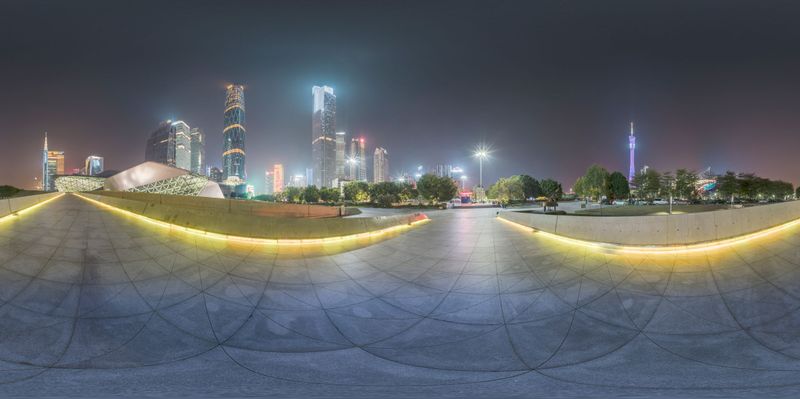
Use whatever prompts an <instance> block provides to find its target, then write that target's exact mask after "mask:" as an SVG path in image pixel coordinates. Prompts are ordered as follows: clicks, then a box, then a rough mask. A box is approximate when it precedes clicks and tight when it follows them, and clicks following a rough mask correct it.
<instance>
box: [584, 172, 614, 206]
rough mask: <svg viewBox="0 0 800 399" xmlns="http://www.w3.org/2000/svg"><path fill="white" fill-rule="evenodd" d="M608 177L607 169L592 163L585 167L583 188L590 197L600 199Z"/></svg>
mask: <svg viewBox="0 0 800 399" xmlns="http://www.w3.org/2000/svg"><path fill="white" fill-rule="evenodd" d="M607 179H608V171H607V170H606V169H605V168H604V167H602V166H600V165H597V164H594V165H592V166H590V167H589V169H586V174H585V175H583V190H584V191H585V193H586V194H587V196H588V197H589V198H591V199H597V200H599V199H600V196H601V195H603V194H606V193H605V189H606V180H607Z"/></svg>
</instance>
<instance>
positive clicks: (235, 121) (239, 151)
mask: <svg viewBox="0 0 800 399" xmlns="http://www.w3.org/2000/svg"><path fill="white" fill-rule="evenodd" d="M224 126H225V127H224V128H223V129H222V136H223V143H222V144H223V153H222V170H223V172H224V174H225V179H226V180H228V179H231V178H233V179H232V180H234V181H235V180H240V181H244V180H245V179H247V173H246V172H245V168H244V160H245V157H244V137H245V132H246V129H245V119H244V86H242V85H228V88H227V92H226V97H225V124H224Z"/></svg>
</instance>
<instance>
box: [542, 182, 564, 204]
mask: <svg viewBox="0 0 800 399" xmlns="http://www.w3.org/2000/svg"><path fill="white" fill-rule="evenodd" d="M540 184H541V186H542V194H543V195H544V196H545V197H547V198H550V199H552V200H559V199H561V196H562V195H564V190H563V189H562V188H561V183H559V182H557V181H555V180H553V179H544V180H542V182H541V183H540Z"/></svg>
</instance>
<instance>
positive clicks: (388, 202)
mask: <svg viewBox="0 0 800 399" xmlns="http://www.w3.org/2000/svg"><path fill="white" fill-rule="evenodd" d="M457 194H458V187H457V186H456V183H455V182H454V181H453V180H452V179H450V178H447V177H438V176H435V175H431V174H426V175H423V176H422V177H421V178H420V179H419V181H418V182H417V186H416V188H415V187H414V186H412V185H411V184H409V183H395V182H380V183H367V182H362V181H357V182H350V183H347V184H346V185H345V186H344V187H343V188H342V190H341V191H340V190H339V189H338V188H317V186H308V187H286V189H285V190H284V191H282V192H280V193H278V194H276V195H274V196H268V195H260V196H257V197H256V198H255V199H257V200H262V201H279V202H291V203H297V204H300V203H306V204H313V203H338V202H342V201H346V202H351V203H359V204H368V203H371V204H374V205H378V206H383V207H389V206H392V204H397V203H401V202H411V201H413V200H419V199H422V200H423V201H427V202H429V203H442V202H446V201H449V200H451V199H453V198H454V197H455V196H456V195H457Z"/></svg>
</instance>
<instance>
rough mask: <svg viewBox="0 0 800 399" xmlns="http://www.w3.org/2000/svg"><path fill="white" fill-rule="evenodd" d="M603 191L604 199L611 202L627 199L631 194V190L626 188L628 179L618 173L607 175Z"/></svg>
mask: <svg viewBox="0 0 800 399" xmlns="http://www.w3.org/2000/svg"><path fill="white" fill-rule="evenodd" d="M604 191H605V193H606V197H608V199H609V200H611V201H613V200H615V199H617V198H628V196H630V193H631V189H630V187H629V186H628V179H626V178H625V175H623V174H622V173H620V172H614V173H612V174H610V175H608V179H606V186H605V190H604Z"/></svg>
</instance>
